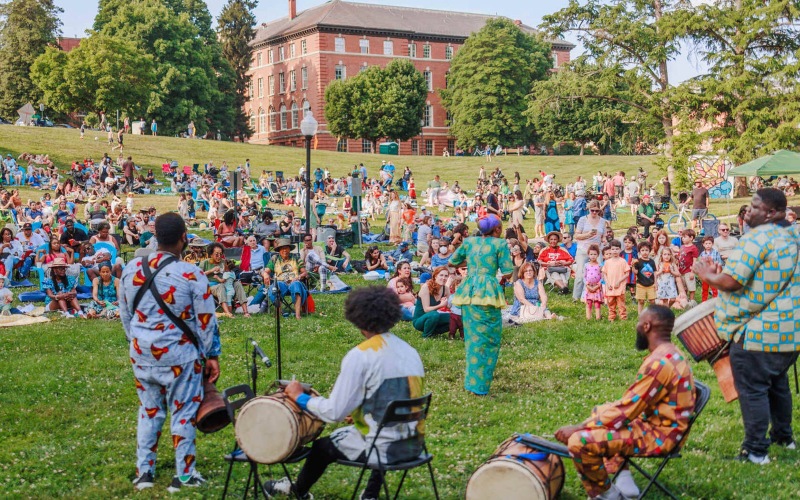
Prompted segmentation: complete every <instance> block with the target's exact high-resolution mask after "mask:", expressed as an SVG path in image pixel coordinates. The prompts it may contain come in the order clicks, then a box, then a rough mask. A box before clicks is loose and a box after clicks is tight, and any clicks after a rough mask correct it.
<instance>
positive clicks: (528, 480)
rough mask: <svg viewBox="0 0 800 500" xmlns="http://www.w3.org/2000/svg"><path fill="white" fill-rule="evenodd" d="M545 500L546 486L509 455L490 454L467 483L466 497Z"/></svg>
mask: <svg viewBox="0 0 800 500" xmlns="http://www.w3.org/2000/svg"><path fill="white" fill-rule="evenodd" d="M501 498H502V499H503V500H540V499H541V500H547V499H548V498H549V495H548V489H547V488H546V487H545V485H544V484H543V483H542V481H541V479H539V477H538V476H537V475H536V474H534V473H533V472H532V471H531V470H530V469H529V468H527V467H525V466H524V465H522V463H520V462H519V461H517V460H514V459H511V458H503V457H498V458H494V459H492V460H490V461H488V462H486V463H485V464H483V465H482V466H480V467H479V468H478V470H476V471H475V473H474V474H472V477H470V478H469V483H467V500H498V499H501Z"/></svg>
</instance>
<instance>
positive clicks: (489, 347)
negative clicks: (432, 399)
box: [450, 215, 514, 396]
mask: <svg viewBox="0 0 800 500" xmlns="http://www.w3.org/2000/svg"><path fill="white" fill-rule="evenodd" d="M502 226H503V225H502V223H501V222H500V219H498V218H497V217H496V216H494V215H489V216H488V217H485V218H483V219H480V220H478V229H479V230H480V232H481V234H482V235H483V237H471V238H467V239H465V240H464V243H463V244H462V245H461V246H460V247H458V249H457V250H456V251H455V253H454V254H453V256H452V257H450V264H451V265H454V266H463V265H465V264H466V266H467V277H466V278H465V279H464V281H462V282H461V285H460V286H459V287H458V288H457V289H456V292H455V294H454V295H453V304H455V305H458V306H461V314H462V319H463V322H464V339H465V341H466V351H467V371H466V375H465V377H464V388H465V389H467V390H468V391H470V392H472V393H473V394H477V395H481V396H483V395H485V394H488V393H489V388H490V387H491V385H492V378H494V368H495V365H496V364H497V356H498V355H499V353H500V337H501V334H502V330H503V320H502V317H501V313H500V310H501V309H502V308H503V307H505V306H506V298H505V295H504V294H503V287H502V286H500V283H499V282H498V280H497V270H498V269H499V270H500V272H501V273H502V274H503V276H505V277H506V278H508V277H509V276H511V272H512V271H513V269H514V265H513V263H512V261H511V254H510V253H509V251H508V246H507V245H506V242H505V240H503V239H502V237H501V235H502V233H503V227H502Z"/></svg>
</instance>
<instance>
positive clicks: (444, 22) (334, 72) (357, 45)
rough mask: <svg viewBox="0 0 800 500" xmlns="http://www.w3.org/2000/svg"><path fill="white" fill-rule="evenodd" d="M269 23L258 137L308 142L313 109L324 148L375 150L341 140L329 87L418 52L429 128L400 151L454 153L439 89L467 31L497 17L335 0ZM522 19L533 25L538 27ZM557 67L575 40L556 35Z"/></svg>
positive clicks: (262, 50)
mask: <svg viewBox="0 0 800 500" xmlns="http://www.w3.org/2000/svg"><path fill="white" fill-rule="evenodd" d="M288 6H289V15H288V16H287V17H285V18H282V19H278V20H276V21H273V22H270V23H264V24H262V25H261V26H260V27H259V28H258V29H257V31H256V36H255V39H254V40H253V42H252V46H253V62H252V66H251V71H250V74H251V76H252V80H251V84H250V89H249V92H248V94H249V98H248V101H247V103H246V104H245V113H246V114H248V115H249V117H250V126H251V128H252V129H253V130H254V131H255V133H254V134H253V136H252V137H251V138H250V142H251V143H259V144H276V145H285V146H302V145H303V144H304V138H303V136H302V135H301V133H300V121H301V120H302V119H303V115H304V113H305V110H306V109H310V110H312V111H313V112H314V117H315V118H316V119H317V120H318V121H319V123H320V126H319V132H318V133H317V138H316V147H317V148H318V149H325V150H331V151H335V150H338V151H349V152H370V151H371V147H372V145H371V144H370V143H369V142H368V141H366V142H364V141H362V140H360V139H351V140H346V139H342V140H337V138H336V137H334V136H332V135H331V134H330V133H329V132H328V130H327V127H326V125H325V115H324V112H323V107H324V102H323V100H324V96H325V88H326V87H327V86H328V84H329V83H330V82H332V81H334V80H337V79H344V78H347V77H348V76H353V75H355V74H357V73H358V72H359V71H361V70H362V69H363V68H366V67H367V66H374V65H380V66H386V64H388V63H389V61H391V60H392V59H396V58H407V59H410V60H411V61H412V62H413V63H414V66H416V68H417V69H418V70H419V71H420V72H422V73H423V75H424V76H425V78H426V80H427V82H428V89H429V93H428V99H427V104H426V108H425V114H424V118H423V128H422V134H420V136H419V137H416V138H413V139H411V140H409V141H405V142H403V143H401V144H400V154H423V155H424V154H427V155H437V154H441V152H442V150H443V149H444V148H448V149H450V151H451V153H452V150H453V147H454V143H455V141H454V140H453V138H452V137H451V136H450V135H449V127H448V126H447V122H448V117H447V116H446V112H445V110H444V108H443V107H442V104H441V99H440V97H439V94H438V92H436V89H440V88H444V87H445V85H446V83H445V80H446V77H447V72H448V70H449V68H450V60H451V59H452V58H453V55H454V54H455V53H456V52H457V51H458V49H459V48H460V47H461V46H462V45H463V43H464V41H465V40H466V38H467V37H468V36H469V35H470V34H471V33H473V32H475V31H478V30H480V29H481V28H482V27H483V26H484V24H485V23H486V21H487V20H488V19H490V18H492V17H494V16H488V15H481V14H470V13H464V12H446V11H438V10H428V9H418V8H406V7H396V6H386V5H371V4H363V3H354V2H345V1H342V0H331V1H329V2H327V3H324V4H322V5H319V6H317V7H313V8H311V9H308V10H305V11H303V12H299V13H298V12H297V7H296V0H289V5H288ZM518 24H520V26H521V27H522V28H523V29H525V30H529V31H533V28H531V27H530V26H526V25H523V24H521V23H519V22H518ZM552 46H553V61H554V66H555V67H556V68H557V67H559V66H560V65H563V64H565V63H567V62H569V57H570V54H569V53H570V50H571V49H572V48H573V47H574V45H573V44H571V43H569V42H566V41H564V40H553V41H552Z"/></svg>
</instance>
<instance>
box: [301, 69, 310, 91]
mask: <svg viewBox="0 0 800 500" xmlns="http://www.w3.org/2000/svg"><path fill="white" fill-rule="evenodd" d="M300 83H301V84H302V85H303V87H302V88H303V90H305V89H307V88H308V68H306V67H305V66H303V67H302V68H300Z"/></svg>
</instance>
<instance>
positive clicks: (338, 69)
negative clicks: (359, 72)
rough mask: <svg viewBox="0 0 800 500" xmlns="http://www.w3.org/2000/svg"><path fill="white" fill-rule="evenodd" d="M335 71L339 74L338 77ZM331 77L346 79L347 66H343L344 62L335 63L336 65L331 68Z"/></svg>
mask: <svg viewBox="0 0 800 500" xmlns="http://www.w3.org/2000/svg"><path fill="white" fill-rule="evenodd" d="M337 72H338V73H339V74H340V77H339V76H336V74H337ZM333 78H334V79H335V80H346V79H347V66H345V65H344V64H337V65H336V66H334V68H333Z"/></svg>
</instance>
